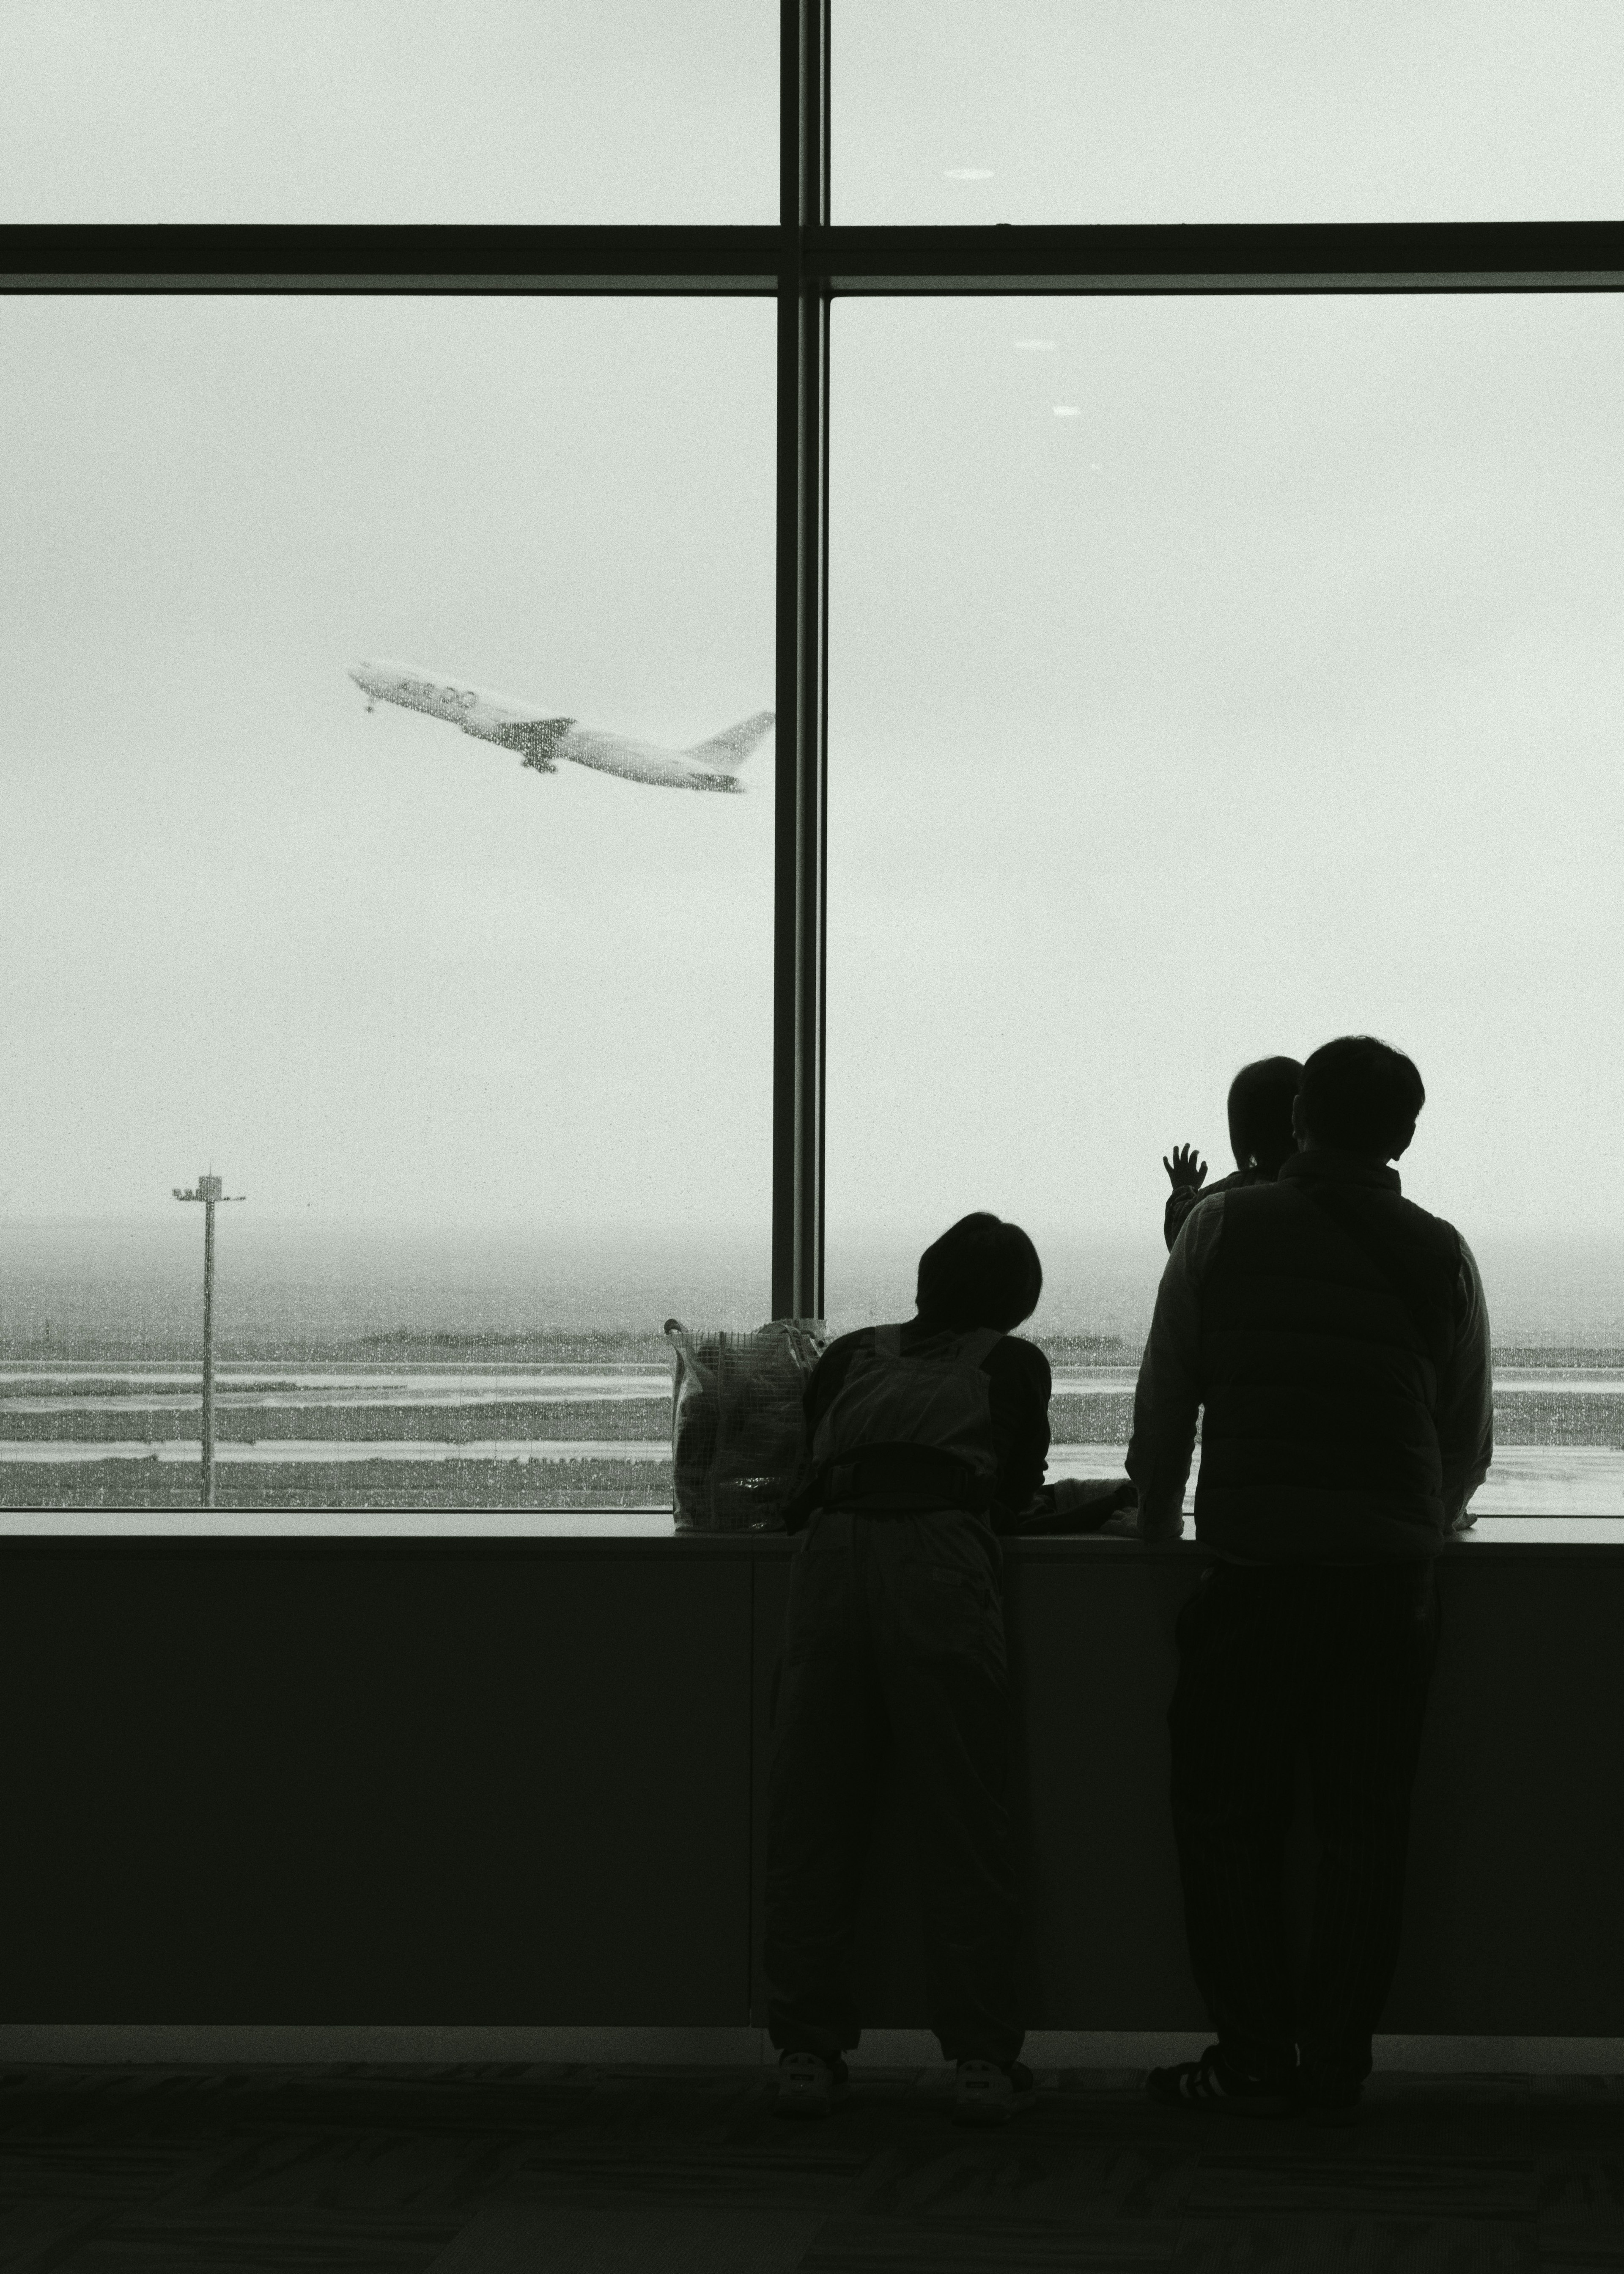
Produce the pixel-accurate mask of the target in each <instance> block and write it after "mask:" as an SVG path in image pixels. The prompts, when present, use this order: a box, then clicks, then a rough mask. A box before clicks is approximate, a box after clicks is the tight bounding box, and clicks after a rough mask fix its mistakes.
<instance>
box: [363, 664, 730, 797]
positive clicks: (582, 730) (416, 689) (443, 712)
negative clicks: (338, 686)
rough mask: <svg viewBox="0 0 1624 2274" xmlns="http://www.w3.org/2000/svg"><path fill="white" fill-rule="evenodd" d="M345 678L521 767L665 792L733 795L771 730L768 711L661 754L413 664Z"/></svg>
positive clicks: (368, 668) (376, 667) (371, 668)
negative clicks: (495, 748) (584, 773)
mask: <svg viewBox="0 0 1624 2274" xmlns="http://www.w3.org/2000/svg"><path fill="white" fill-rule="evenodd" d="M350 677H351V679H353V680H354V681H355V682H356V684H357V687H359V688H360V689H361V690H362V692H363V693H364V694H365V696H366V697H367V698H368V701H369V704H370V703H371V702H373V701H377V702H381V703H395V704H399V705H400V706H401V708H402V710H406V711H423V712H427V714H428V715H429V716H430V717H431V718H433V719H444V720H445V721H446V723H447V725H448V726H453V727H460V728H461V729H462V733H463V734H475V735H477V736H478V737H479V738H480V740H481V741H483V742H495V743H497V744H499V745H500V747H501V748H502V749H509V750H516V751H517V752H518V753H519V755H520V757H522V758H523V762H524V764H526V765H527V766H533V767H535V769H536V770H537V772H538V773H553V772H555V771H556V769H557V764H558V761H559V760H560V758H568V759H569V760H570V761H571V763H572V764H575V765H579V766H590V768H591V769H592V770H593V771H594V772H598V773H608V774H620V775H622V776H624V777H625V778H626V779H628V780H630V781H640V782H651V783H656V784H658V785H659V786H661V787H665V788H669V789H705V790H727V791H737V790H739V789H741V787H743V785H742V784H741V782H740V781H739V780H738V779H737V777H736V773H735V772H734V769H735V768H736V767H737V766H739V765H740V764H742V762H743V759H744V757H746V756H748V751H749V749H751V748H753V747H754V745H755V743H756V742H757V741H759V740H760V738H761V735H762V734H764V733H765V732H766V730H767V727H769V726H771V723H772V721H771V712H758V713H757V714H756V717H755V718H754V719H747V720H744V721H742V722H741V725H740V726H739V727H732V728H729V729H727V730H726V733H724V734H721V735H718V736H717V737H716V738H715V740H714V741H713V742H710V743H700V744H698V745H697V746H696V747H695V749H692V750H667V749H660V748H659V746H658V744H656V743H653V742H635V741H633V740H632V739H631V737H630V736H628V735H625V734H610V733H607V732H605V730H604V729H602V728H600V727H583V726H581V725H579V724H578V723H577V721H576V720H575V719H547V718H543V717H541V716H540V715H539V714H538V711H537V709H536V707H535V706H534V705H533V704H525V703H523V702H519V701H515V699H513V698H512V697H507V696H501V695H493V694H491V693H490V692H489V691H488V690H486V689H483V688H477V687H470V685H469V684H468V682H467V681H466V680H462V679H452V678H448V677H447V676H446V675H444V674H441V673H439V672H434V671H425V670H422V669H420V668H418V667H417V666H415V665H411V664H404V663H391V662H388V661H386V660H379V661H377V662H365V663H360V664H357V665H356V666H354V667H353V668H352V669H351V671H350Z"/></svg>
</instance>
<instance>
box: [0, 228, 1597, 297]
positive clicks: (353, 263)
mask: <svg viewBox="0 0 1624 2274" xmlns="http://www.w3.org/2000/svg"><path fill="white" fill-rule="evenodd" d="M785 282H790V283H794V282H801V283H804V284H806V285H808V286H810V287H812V288H813V289H821V290H829V291H834V292H841V293H882V292H884V293H889V292H898V293H911V292H913V293H918V292H923V293H966V294H982V293H1024V292H1078V293H1097V292H1152V291H1159V292H1198V293H1199V292H1327V291H1356V292H1357V291H1368V292H1391V291H1540V290H1545V291H1615V290H1620V287H1624V222H1507V223H1505V224H1496V223H1485V222H1450V223H1439V224H1432V223H1424V222H1395V223H1390V224H1381V225H1371V226H1365V225H1363V224H1358V223H1338V224H1332V225H1325V226H1321V225H1318V224H1309V223H1303V224H1294V225H1288V226H1279V227H1276V226H1273V225H1266V224H1250V225H1246V226H1237V227H1233V228H1230V227H1226V226H1218V225H1204V226H1199V227H1190V228H1184V227H1165V228H1164V227H1143V228H1140V227H1109V228H1086V227H1085V228H1071V227H1049V226H1043V227H1030V228H1029V227H1025V226H1021V225H1015V226H1009V227H1004V226H994V227H990V228H988V227H976V228H960V227H942V228H929V227H928V228H911V227H910V228H878V227H876V228H857V227H839V228H823V229H819V228H808V229H791V228H778V227H765V226H763V227H761V228H734V227H729V226H720V225H718V226H714V227H680V228H679V227H666V226H658V225H654V226H650V227H646V228H620V227H613V228H610V227H605V228H557V229H550V228H500V227H492V228H472V227H470V228H450V227H447V228H410V227H388V226H380V227H376V228H338V227H335V228H311V229H270V228H267V229H256V228H237V227H229V226H222V227H218V228H209V227H175V228H162V227H154V228H149V227H145V226H139V225H131V226H126V227H114V226H109V227H103V228H79V227H68V226H64V227H61V228H53V227H11V228H0V285H3V286H4V289H6V290H12V291H44V292H54V291H124V292H129V291H151V292H189V291H190V292H413V293H418V292H421V293H432V292H461V293H502V292H511V293H549V292H561V293H568V292H601V293H614V292H627V293H643V292H655V293H658V292H712V293H728V294H736V293H762V294H765V293H769V292H776V291H777V290H779V289H780V287H781V285H782V284H783V283H785Z"/></svg>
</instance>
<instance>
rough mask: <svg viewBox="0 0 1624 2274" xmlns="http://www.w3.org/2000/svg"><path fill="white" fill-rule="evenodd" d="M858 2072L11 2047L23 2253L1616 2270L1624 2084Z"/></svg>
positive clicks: (968, 2269)
mask: <svg viewBox="0 0 1624 2274" xmlns="http://www.w3.org/2000/svg"><path fill="white" fill-rule="evenodd" d="M860 2074H862V2077H863V2081H862V2082H861V2083H860V2084H859V2088H858V2090H857V2092H856V2094H855V2096H854V2097H853V2102H852V2104H851V2105H850V2106H849V2107H847V2108H846V2109H845V2110H843V2111H842V2112H840V2114H838V2116H837V2117H835V2118H834V2119H833V2120H831V2121H830V2122H829V2123H828V2124H825V2125H808V2126H792V2125H786V2124H781V2123H778V2121H776V2120H774V2119H773V2117H772V2116H771V2113H770V2105H769V2104H770V2096H771V2090H772V2086H771V2076H770V2073H763V2072H762V2071H759V2070H754V2069H752V2070H739V2069H725V2070H723V2069H708V2070H697V2071H691V2072H686V2073H684V2072H678V2071H673V2070H668V2069H661V2070H651V2069H641V2070H639V2069H607V2068H539V2067H538V2068H519V2067H501V2068H499V2067H491V2068H455V2069H450V2068H448V2069H440V2070H429V2069H421V2068H418V2069H408V2068H388V2069H384V2068H358V2067H357V2068H328V2069H253V2070H243V2069H238V2070H200V2069H122V2070H109V2069H94V2070H93V2069H60V2068H58V2069H46V2068H35V2069H11V2070H9V2071H5V2072H4V2073H0V2269H4V2270H6V2274H11V2270H21V2269H25V2268H26V2269H30V2270H45V2269H48V2268H69V2269H72V2270H75V2274H79V2270H84V2274H90V2270H96V2274H123V2270H125V2269H129V2270H140V2274H147V2270H151V2274H193V2270H196V2274H205V2270H207V2274H237V2270H242V2274H249V2270H253V2274H261V2270H264V2274H271V2270H282V2269H294V2268H299V2269H312V2268H323V2269H327V2268H332V2269H335V2270H336V2269H350V2268H354V2269H366V2270H369V2274H408V2270H410V2274H418V2270H424V2274H426V2270H429V2269H432V2270H433V2274H517V2270H525V2274H529V2270H532V2269H534V2270H547V2274H553V2270H558V2274H575V2270H580V2274H633V2270H635V2274H689V2270H692V2274H757V2270H760V2274H780V2270H782V2274H789V2270H791V2269H794V2268H799V2269H805V2270H815V2269H816V2270H830V2274H833V2270H839V2274H857V2270H863V2274H870V2270H872V2274H881V2270H886V2274H889V2270H891V2269H901V2268H920V2269H929V2270H932V2274H983V2270H985V2274H1002V2270H1004V2269H1019V2268H1023V2267H1044V2268H1056V2269H1058V2268H1089V2269H1102V2268H1122V2269H1127V2268H1134V2269H1139V2268H1150V2267H1168V2268H1176V2269H1177V2270H1179V2274H1186V2270H1188V2274H1195V2270H1202V2274H1206V2270H1209V2269H1210V2270H1213V2274H1218V2270H1220V2269H1222V2270H1224V2274H1243V2270H1244V2274H1251V2270H1254V2269H1255V2270H1261V2269H1265V2268H1269V2269H1279V2270H1281V2274H1318V2270H1319V2269H1327V2270H1328V2269H1333V2268H1335V2269H1339V2270H1340V2269H1347V2270H1349V2274H1380V2270H1386V2269H1388V2268H1392V2269H1404V2270H1406V2274H1408V2270H1416V2274H1421V2270H1424V2269H1425V2270H1426V2274H1434V2270H1438V2274H1442V2270H1446V2269H1447V2270H1450V2274H1477V2270H1479V2269H1484V2270H1491V2269H1492V2270H1494V2274H1500V2270H1502V2269H1503V2270H1505V2274H1512V2270H1514V2269H1522V2268H1528V2269H1533V2268H1542V2269H1546V2270H1551V2274H1555V2270H1557V2269H1564V2270H1566V2269H1572V2270H1578V2269H1580V2268H1584V2269H1595V2268H1600V2267H1617V2268H1620V2269H1624V2079H1619V2078H1607V2079H1602V2078H1588V2077H1579V2078H1530V2077H1495V2078H1481V2079H1470V2080H1462V2079H1460V2078H1425V2077H1417V2076H1407V2075H1405V2076H1386V2077H1379V2078H1377V2079H1376V2080H1375V2081H1374V2082H1373V2084H1372V2088H1371V2090H1370V2095H1369V2099H1368V2103H1367V2105H1366V2109H1365V2119H1364V2121H1363V2123H1362V2124H1361V2126H1360V2127H1359V2128H1358V2129H1357V2130H1355V2131H1351V2132H1325V2131H1318V2130H1313V2129H1311V2128H1309V2127H1305V2126H1303V2125H1301V2124H1285V2123H1282V2124H1273V2123H1270V2124H1259V2123H1255V2122H1243V2121H1241V2120H1237V2119H1234V2118H1222V2117H1212V2116H1199V2117H1185V2116H1183V2115H1180V2114H1177V2113H1174V2112H1163V2111H1161V2110H1157V2109H1153V2108H1152V2107H1150V2106H1149V2105H1148V2104H1147V2102H1146V2100H1145V2098H1144V2097H1143V2093H1142V2090H1141V2080H1140V2079H1139V2077H1138V2076H1135V2075H1128V2074H1106V2073H1100V2072H1093V2071H1090V2072H1086V2073H1072V2072H1066V2073H1063V2074H1060V2075H1058V2076H1056V2075H1054V2074H1049V2075H1046V2076H1044V2077H1043V2078H1042V2080H1041V2093H1040V2097H1039V2105H1038V2106H1037V2107H1036V2108H1035V2109H1034V2111H1033V2112H1031V2113H1030V2115H1028V2116H1026V2117H1025V2118H1024V2119H1023V2120H1021V2121H1019V2123H1017V2124H1016V2125H1014V2126H1011V2127H1009V2128H1008V2129H1006V2130H1004V2131H1002V2132H996V2133H985V2134H984V2133H965V2132H960V2131H957V2130H955V2129H954V2128H953V2127H952V2126H951V2124H950V2122H949V2121H948V2110H949V2106H950V2105H951V2104H950V2094H949V2087H948V2079H947V2073H946V2072H944V2071H939V2072H926V2073H924V2074H918V2073H915V2072H914V2071H907V2072H901V2071H869V2072H866V2073H860Z"/></svg>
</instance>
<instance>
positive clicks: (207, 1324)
mask: <svg viewBox="0 0 1624 2274" xmlns="http://www.w3.org/2000/svg"><path fill="white" fill-rule="evenodd" d="M220 1186H221V1179H220V1178H218V1177H216V1176H214V1175H199V1178H198V1181H197V1186H196V1189H195V1190H194V1191H192V1192H189V1193H184V1192H182V1190H181V1188H180V1186H178V1185H177V1186H175V1187H174V1192H175V1197H176V1199H177V1201H202V1203H203V1497H202V1499H201V1501H200V1502H199V1506H200V1507H202V1508H213V1506H214V1208H215V1203H216V1202H217V1201H225V1202H227V1203H228V1204H229V1202H231V1201H243V1200H246V1199H247V1197H248V1195H247V1193H222V1191H221V1189H220Z"/></svg>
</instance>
